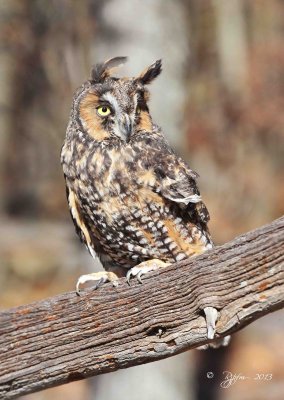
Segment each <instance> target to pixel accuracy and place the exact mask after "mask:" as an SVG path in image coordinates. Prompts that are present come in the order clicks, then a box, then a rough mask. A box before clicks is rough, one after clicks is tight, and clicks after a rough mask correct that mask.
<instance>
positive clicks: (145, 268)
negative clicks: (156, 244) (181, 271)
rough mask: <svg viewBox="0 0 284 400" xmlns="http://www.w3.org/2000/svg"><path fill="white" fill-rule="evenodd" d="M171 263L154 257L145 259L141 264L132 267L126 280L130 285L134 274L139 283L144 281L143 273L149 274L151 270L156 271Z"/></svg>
mask: <svg viewBox="0 0 284 400" xmlns="http://www.w3.org/2000/svg"><path fill="white" fill-rule="evenodd" d="M168 265H170V264H169V263H165V262H164V261H161V260H157V259H153V260H148V261H144V262H142V263H141V264H138V265H136V267H133V268H131V269H130V270H129V271H128V272H127V274H126V281H127V283H128V285H130V279H131V277H132V276H133V277H134V276H136V277H137V280H138V282H139V283H143V281H142V275H145V274H147V273H148V272H150V271H155V270H156V269H158V268H163V267H167V266H168Z"/></svg>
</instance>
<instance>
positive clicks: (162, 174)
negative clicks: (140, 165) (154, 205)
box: [154, 152, 210, 224]
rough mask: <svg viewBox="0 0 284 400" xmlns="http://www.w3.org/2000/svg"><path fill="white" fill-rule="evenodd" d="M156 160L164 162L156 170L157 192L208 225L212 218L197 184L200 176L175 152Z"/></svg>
mask: <svg viewBox="0 0 284 400" xmlns="http://www.w3.org/2000/svg"><path fill="white" fill-rule="evenodd" d="M155 159H156V160H157V159H158V160H162V163H161V164H159V166H157V167H155V168H154V171H155V173H156V176H157V178H158V185H157V191H158V192H159V193H160V194H161V195H162V196H163V197H164V198H166V199H168V200H170V201H172V202H174V203H177V204H178V205H179V206H180V208H181V209H183V210H188V211H189V212H190V213H191V214H194V217H195V219H198V220H199V221H200V222H203V223H205V224H206V223H207V222H208V221H209V219H210V217H209V212H208V210H207V208H206V206H205V204H204V203H203V201H202V198H201V196H200V192H199V190H198V186H197V183H196V179H197V177H198V174H197V173H196V172H194V171H192V170H191V169H190V168H189V166H188V165H187V164H186V163H185V162H184V161H183V160H182V159H181V158H180V157H178V156H176V154H174V153H173V152H170V153H168V154H167V155H166V156H165V155H164V156H163V157H161V156H159V157H155Z"/></svg>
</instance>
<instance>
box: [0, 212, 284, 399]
mask: <svg viewBox="0 0 284 400" xmlns="http://www.w3.org/2000/svg"><path fill="white" fill-rule="evenodd" d="M283 250H284V217H282V218H280V219H278V220H276V221H274V222H272V223H271V224H269V225H266V226H264V227H261V228H259V229H256V230H255V231H252V232H249V233H246V234H244V235H242V236H240V237H238V238H236V239H234V240H233V241H231V242H229V243H227V244H225V245H223V246H219V247H216V248H214V249H213V250H210V251H208V252H206V253H205V254H202V255H201V256H198V257H195V258H192V259H188V260H184V261H182V262H180V263H177V264H174V265H172V266H170V267H168V268H165V269H162V270H161V271H158V272H153V273H150V274H148V275H147V276H145V277H144V282H143V285H141V284H139V283H138V282H137V281H136V280H133V281H132V282H131V286H130V287H129V286H128V285H127V283H126V281H125V279H124V278H122V279H121V280H120V281H119V283H120V284H119V286H118V287H113V286H112V285H111V284H107V285H104V286H103V287H101V288H99V289H98V290H96V291H91V290H87V291H86V292H85V293H83V295H82V296H81V297H78V296H76V294H75V292H70V293H65V294H62V295H59V296H56V297H53V298H50V299H47V300H43V301H39V302H36V303H32V304H29V305H26V306H21V307H17V308H13V309H10V310H7V311H4V312H1V313H0V398H1V399H13V398H16V397H18V396H20V395H24V394H27V393H32V392H36V391H39V390H43V389H46V388H48V387H51V386H56V385H61V384H63V383H67V382H71V381H74V380H78V379H83V378H86V377H90V376H93V375H98V374H102V373H106V372H111V371H115V370H117V369H120V368H127V367H131V366H133V365H138V364H143V363H147V362H151V361H155V360H160V359H162V358H165V357H169V356H171V355H175V354H177V353H180V352H182V351H185V350H189V349H192V348H194V347H196V346H200V345H202V344H205V343H208V342H209V340H208V339H207V336H206V323H205V319H204V311H203V310H204V308H205V307H207V306H212V307H215V308H217V310H218V311H219V318H218V322H217V329H216V337H223V336H226V335H227V334H229V333H233V332H236V331H238V330H240V329H241V328H243V327H244V326H246V325H247V324H249V323H250V322H252V321H254V320H256V319H258V318H260V317H261V316H263V315H265V314H267V313H269V312H272V311H274V310H277V309H280V308H282V307H283V306H284V274H283V264H284V251H283Z"/></svg>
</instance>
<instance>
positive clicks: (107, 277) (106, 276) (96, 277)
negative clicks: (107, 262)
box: [76, 271, 118, 296]
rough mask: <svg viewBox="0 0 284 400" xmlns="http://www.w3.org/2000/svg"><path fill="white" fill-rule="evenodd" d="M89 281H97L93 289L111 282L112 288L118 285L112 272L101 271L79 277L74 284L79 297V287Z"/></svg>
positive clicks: (116, 277) (116, 278)
mask: <svg viewBox="0 0 284 400" xmlns="http://www.w3.org/2000/svg"><path fill="white" fill-rule="evenodd" d="M89 281H97V283H96V284H95V286H94V289H97V288H98V287H99V286H101V285H103V284H104V283H105V282H112V284H113V286H117V285H118V276H117V275H116V274H115V273H113V272H107V271H101V272H95V273H93V274H87V275H81V276H80V277H79V279H78V281H77V284H76V293H77V295H78V296H80V285H81V284H83V283H86V282H89Z"/></svg>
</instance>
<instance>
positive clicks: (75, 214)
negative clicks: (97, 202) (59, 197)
mask: <svg viewBox="0 0 284 400" xmlns="http://www.w3.org/2000/svg"><path fill="white" fill-rule="evenodd" d="M65 181H66V196H67V201H68V205H69V210H70V214H71V218H72V220H73V223H74V226H75V230H76V233H77V235H78V236H79V238H80V240H81V242H82V243H84V244H85V245H86V247H87V249H88V250H89V252H90V254H91V255H92V256H93V257H96V254H95V250H94V243H93V240H92V238H91V234H90V232H89V230H88V228H87V226H86V224H85V222H84V217H83V215H82V212H81V210H80V204H79V200H78V198H77V196H76V194H75V192H74V191H73V190H72V188H70V187H69V185H68V183H67V179H66V177H65Z"/></svg>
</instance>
